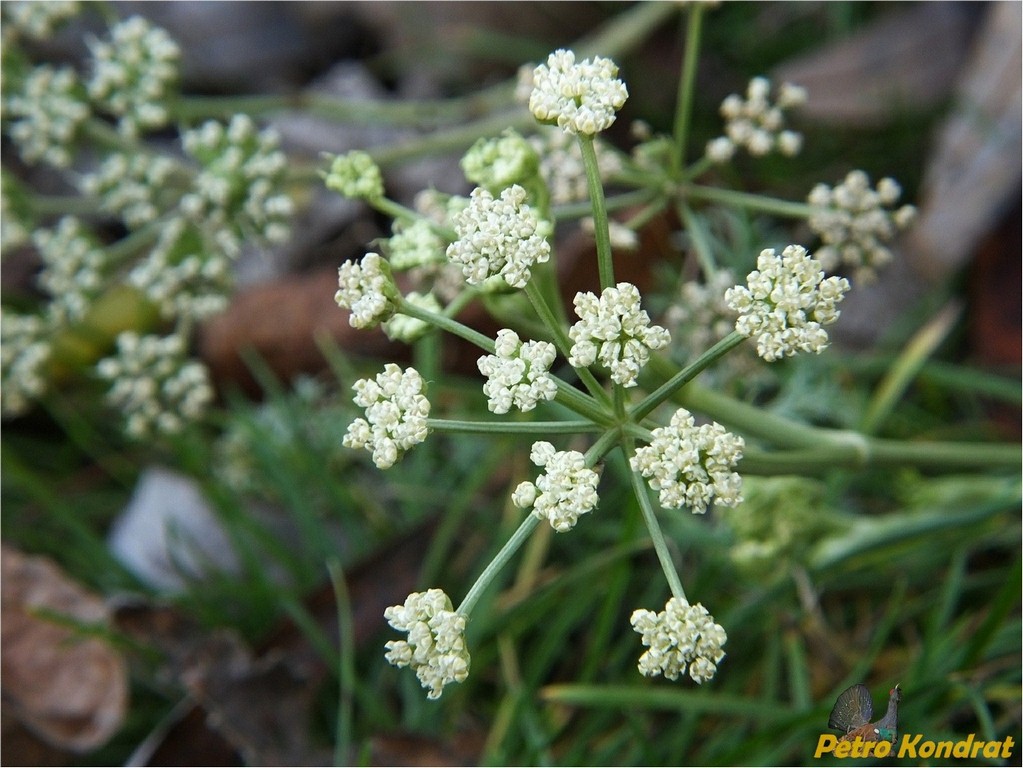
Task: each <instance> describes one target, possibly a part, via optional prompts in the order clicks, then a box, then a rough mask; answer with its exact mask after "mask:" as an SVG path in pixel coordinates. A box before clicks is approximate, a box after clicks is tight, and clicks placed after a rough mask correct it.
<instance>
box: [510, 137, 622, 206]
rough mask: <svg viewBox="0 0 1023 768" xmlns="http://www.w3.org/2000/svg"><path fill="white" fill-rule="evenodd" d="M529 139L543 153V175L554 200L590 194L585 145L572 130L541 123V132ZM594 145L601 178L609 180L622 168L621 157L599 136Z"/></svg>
mask: <svg viewBox="0 0 1023 768" xmlns="http://www.w3.org/2000/svg"><path fill="white" fill-rule="evenodd" d="M529 143H530V144H531V145H532V147H533V149H534V150H535V151H536V153H537V154H538V155H539V156H540V176H541V177H542V178H543V180H544V183H545V184H546V185H547V189H549V190H550V193H551V202H552V203H554V204H555V205H558V204H562V203H574V202H578V201H580V200H586V199H588V198H589V194H590V193H589V188H588V187H587V185H586V166H585V165H583V152H582V148H581V147H580V146H579V142H578V141H576V140H575V139H573V138H572V135H571V134H568V133H565V132H564V131H562V130H558V129H557V128H555V127H550V126H542V127H541V130H540V132H539V133H536V134H534V135H533V136H530V137H529ZM593 148H594V149H595V150H596V153H597V166H598V167H599V168H600V178H601V180H603V181H607V179H608V178H609V177H610V176H611V175H613V174H615V173H617V172H618V171H620V170H621V169H622V161H621V158H620V157H619V155H618V153H617V152H615V151H614V150H612V149H610V148H609V147H608V146H607V144H605V143H604V142H603V141H600V140H599V139H598V140H595V141H594V142H593Z"/></svg>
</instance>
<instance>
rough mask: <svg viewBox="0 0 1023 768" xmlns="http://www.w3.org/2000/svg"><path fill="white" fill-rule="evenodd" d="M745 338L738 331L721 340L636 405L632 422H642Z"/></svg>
mask: <svg viewBox="0 0 1023 768" xmlns="http://www.w3.org/2000/svg"><path fill="white" fill-rule="evenodd" d="M745 338H746V337H745V336H743V335H742V334H740V333H739V332H738V331H732V332H731V333H730V334H728V335H727V336H725V338H723V339H721V341H719V342H718V343H717V344H715V345H714V346H713V347H711V348H710V349H708V350H707V351H706V352H704V353H703V354H702V355H700V356H699V357H698V358H696V359H695V360H694V361H693V362H691V363H690V364H689V365H687V366H686V367H685V368H683V369H682V370H681V371H679V372H678V373H676V374H675V375H674V376H672V377H671V378H670V379H668V381H666V382H664V384H662V385H661V386H659V387H658V388H657V389H655V390H654V391H653V392H651V393H650V394H649V395H647V396H646V397H645V398H643V399H642V400H641V401H640V402H639V403H637V404H636V405H635V406H634V407H633V408H632V409H631V411H630V412H629V415H630V416H631V417H632V419H633V421H637V422H638V421H642V419H643V418H644V417H646V416H647V414H649V413H650V412H651V411H652V410H653V409H654V408H656V407H657V406H658V405H660V404H661V403H663V402H664V401H665V400H667V399H668V398H669V397H671V396H672V395H673V394H675V392H677V391H678V390H679V389H680V388H681V387H683V386H684V385H685V384H687V383H689V382H690V381H692V380H693V379H694V378H695V377H696V376H698V375H699V374H700V373H701V372H702V371H703V370H705V369H706V368H708V367H709V366H710V365H712V364H713V363H714V362H715V361H716V360H718V359H719V358H721V357H723V356H724V355H725V354H727V353H728V351H729V350H731V349H732V348H734V347H737V346H738V345H739V344H741V343H742V342H743V341H744V340H745Z"/></svg>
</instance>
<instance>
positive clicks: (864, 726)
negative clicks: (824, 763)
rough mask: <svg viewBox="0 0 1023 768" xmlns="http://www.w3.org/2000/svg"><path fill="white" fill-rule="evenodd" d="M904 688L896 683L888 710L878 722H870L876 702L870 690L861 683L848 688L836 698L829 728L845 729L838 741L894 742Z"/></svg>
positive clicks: (829, 719)
mask: <svg viewBox="0 0 1023 768" xmlns="http://www.w3.org/2000/svg"><path fill="white" fill-rule="evenodd" d="M901 699H902V689H901V688H899V686H897V685H896V686H895V687H894V688H892V689H891V690H890V691H889V692H888V710H887V711H886V712H885V713H884V717H882V718H881V719H880V720H878V721H877V722H876V723H872V722H870V718H871V716H872V715H873V714H874V702H873V700H872V699H871V697H870V691H869V690H868V689H867V686H865V685H863V684H862V683H860V684H857V685H853V686H850V687H849V688H846V689H845V690H844V691H842V693H841V694H840V695H839V697H838V699H837V700H836V701H835V706H834V708H833V709H832V710H831V717H829V718H828V727H829V728H834V729H835V730H838V731H842V733H843V734H844V735H843V736H842V737H841V738H840V739H839V741H855V740H856V739H859V740H860V741H888V742H891V743H892V744H894V743H895V740H896V738H897V735H898V728H899V701H901Z"/></svg>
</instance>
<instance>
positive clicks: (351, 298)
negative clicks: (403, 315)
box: [334, 253, 398, 328]
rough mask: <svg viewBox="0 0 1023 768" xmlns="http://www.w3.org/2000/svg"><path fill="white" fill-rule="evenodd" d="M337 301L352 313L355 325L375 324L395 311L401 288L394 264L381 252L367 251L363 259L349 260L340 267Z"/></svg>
mask: <svg viewBox="0 0 1023 768" xmlns="http://www.w3.org/2000/svg"><path fill="white" fill-rule="evenodd" d="M337 284H338V289H337V292H336V293H335V294H334V301H336V302H337V305H338V306H339V307H341V308H342V309H347V310H349V311H350V312H351V313H352V314H351V316H350V317H349V318H348V323H349V325H351V326H352V327H353V328H372V327H373V326H375V325H377V324H379V323H381V322H383V321H384V320H387V319H388V318H390V317H391V315H393V314H394V310H395V309H396V301H397V298H398V289H397V287H396V286H395V285H394V278H393V277H392V276H391V267H390V265H389V264H388V263H387V260H386V259H384V258H383V257H382V256H381V255H380V254H379V253H367V254H366V255H365V256H363V257H362V261H360V262H354V261H346V262H345V263H344V264H342V265H341V266H340V267H338V270H337Z"/></svg>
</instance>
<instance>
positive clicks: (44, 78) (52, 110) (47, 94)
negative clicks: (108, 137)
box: [4, 64, 89, 168]
mask: <svg viewBox="0 0 1023 768" xmlns="http://www.w3.org/2000/svg"><path fill="white" fill-rule="evenodd" d="M4 111H5V112H6V113H8V114H9V116H10V117H11V118H13V121H12V122H11V125H10V127H9V128H8V134H9V135H10V137H11V139H12V140H13V141H14V143H15V144H16V145H17V146H18V150H19V151H20V152H21V157H22V159H23V160H25V162H27V163H34V162H37V161H39V160H42V161H44V162H46V163H49V164H50V165H54V166H57V167H60V168H63V167H66V166H67V165H68V164H69V163H70V162H71V151H70V146H71V142H72V141H73V139H74V138H75V134H76V133H77V132H78V128H79V126H81V124H82V123H84V122H85V120H86V119H87V118H88V117H89V107H88V105H87V104H86V103H85V100H84V93H83V92H82V89H81V86H80V85H79V83H78V79H77V77H76V76H75V72H74V70H73V69H71V68H70V67H60V68H56V67H51V66H49V65H46V64H44V65H41V66H38V67H36V68H35V69H33V70H32V71H31V72H29V73H28V75H27V76H26V77H25V79H24V82H23V83H22V85H21V89H20V92H19V93H16V94H14V95H13V96H11V97H10V98H8V99H7V100H6V104H5V105H4ZM5 117H6V115H5Z"/></svg>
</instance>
